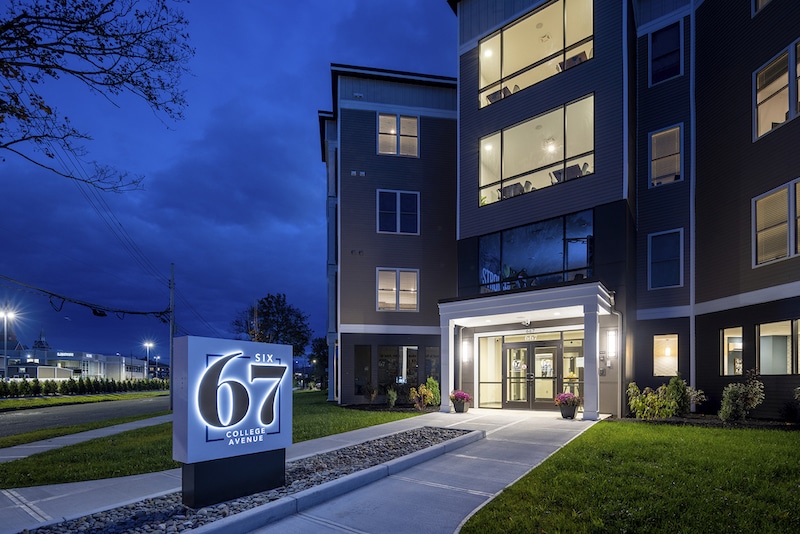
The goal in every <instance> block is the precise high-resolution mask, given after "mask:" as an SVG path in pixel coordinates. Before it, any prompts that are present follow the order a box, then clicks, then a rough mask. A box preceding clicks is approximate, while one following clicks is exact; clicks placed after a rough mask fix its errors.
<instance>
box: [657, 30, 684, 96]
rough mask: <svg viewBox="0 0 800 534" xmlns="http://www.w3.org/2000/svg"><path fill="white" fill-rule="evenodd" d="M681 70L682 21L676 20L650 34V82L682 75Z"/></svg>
mask: <svg viewBox="0 0 800 534" xmlns="http://www.w3.org/2000/svg"><path fill="white" fill-rule="evenodd" d="M681 71H682V67H681V23H680V22H676V23H674V24H670V25H669V26H667V27H666V28H662V29H660V30H658V31H655V32H653V33H652V34H650V84H651V85H655V84H657V83H659V82H663V81H664V80H669V79H670V78H674V77H675V76H680V75H681Z"/></svg>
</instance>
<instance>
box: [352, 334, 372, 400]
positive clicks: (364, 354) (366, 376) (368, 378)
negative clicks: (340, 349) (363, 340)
mask: <svg viewBox="0 0 800 534" xmlns="http://www.w3.org/2000/svg"><path fill="white" fill-rule="evenodd" d="M353 350H354V352H353V356H354V358H353V388H354V392H355V394H356V395H364V394H366V393H368V391H367V388H366V386H367V385H368V384H369V385H371V384H372V383H373V382H372V347H371V346H370V345H356V346H355V347H354V348H353Z"/></svg>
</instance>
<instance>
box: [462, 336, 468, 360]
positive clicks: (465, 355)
mask: <svg viewBox="0 0 800 534" xmlns="http://www.w3.org/2000/svg"><path fill="white" fill-rule="evenodd" d="M469 357H470V351H469V341H462V342H461V361H462V362H468V361H469Z"/></svg>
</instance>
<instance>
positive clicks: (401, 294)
mask: <svg viewBox="0 0 800 534" xmlns="http://www.w3.org/2000/svg"><path fill="white" fill-rule="evenodd" d="M418 278H419V271H416V270H413V271H412V270H404V269H381V268H379V269H378V311H417V307H418V295H417V287H418V285H419V284H418Z"/></svg>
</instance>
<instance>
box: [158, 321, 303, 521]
mask: <svg viewBox="0 0 800 534" xmlns="http://www.w3.org/2000/svg"><path fill="white" fill-rule="evenodd" d="M174 352H175V365H174V373H173V380H174V382H173V388H174V390H173V395H174V414H173V420H174V421H173V440H172V442H173V446H172V457H173V458H174V459H175V460H176V461H178V462H181V463H183V464H184V465H183V502H184V504H186V505H187V506H190V507H202V506H207V505H209V504H214V503H217V502H221V501H224V500H229V499H232V498H236V497H240V496H243V495H249V494H251V493H256V492H259V491H265V490H267V489H272V488H276V487H279V486H282V485H284V483H285V461H286V450H285V449H286V447H288V446H290V445H291V444H292V372H291V369H290V366H291V362H292V347H291V346H289V345H274V344H269V343H253V342H249V341H237V340H227V339H210V338H200V337H182V338H176V339H175V351H174Z"/></svg>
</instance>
